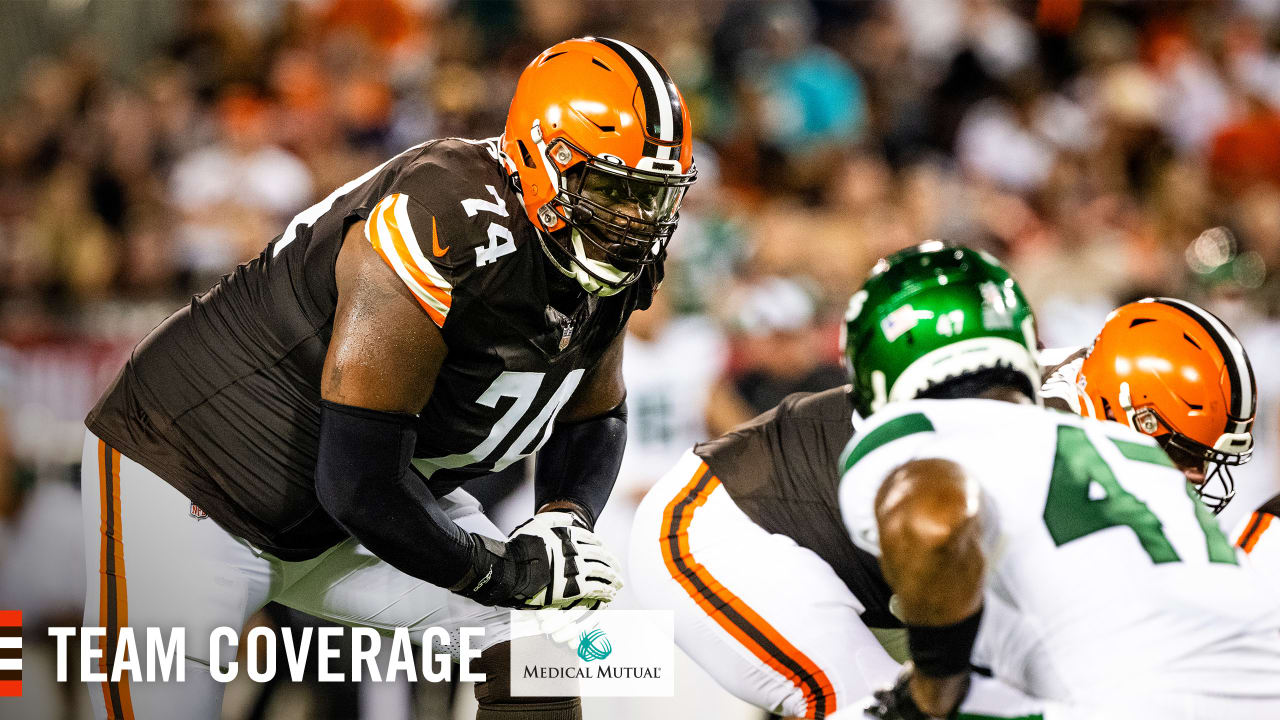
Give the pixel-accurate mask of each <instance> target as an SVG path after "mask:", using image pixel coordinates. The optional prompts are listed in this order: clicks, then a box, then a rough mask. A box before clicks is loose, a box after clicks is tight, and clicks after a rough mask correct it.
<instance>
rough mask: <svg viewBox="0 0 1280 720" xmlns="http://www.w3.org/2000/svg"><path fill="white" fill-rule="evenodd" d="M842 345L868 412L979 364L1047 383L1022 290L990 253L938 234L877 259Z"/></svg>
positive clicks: (860, 405)
mask: <svg viewBox="0 0 1280 720" xmlns="http://www.w3.org/2000/svg"><path fill="white" fill-rule="evenodd" d="M841 344H842V346H843V349H844V357H845V363H846V369H847V370H848V371H849V379H850V381H851V382H852V383H853V403H854V407H855V408H856V409H857V410H858V412H859V413H860V414H861V415H862V416H863V417H866V416H867V415H870V414H871V413H873V412H875V411H876V410H879V409H880V408H882V407H884V405H885V403H888V402H893V401H897V400H910V399H911V398H914V397H918V396H920V395H921V394H922V393H924V392H926V391H927V390H929V388H931V387H933V386H935V385H937V384H939V383H941V382H944V381H946V380H950V379H952V378H956V377H959V376H961V375H968V374H971V373H974V372H978V371H981V370H988V369H995V368H1008V369H1010V370H1012V371H1015V372H1018V373H1023V374H1025V375H1026V376H1027V378H1028V380H1030V382H1031V385H1030V386H1031V387H1032V388H1039V387H1040V366H1039V365H1038V364H1037V362H1036V328H1035V319H1034V317H1033V316H1032V314H1031V308H1030V306H1028V305H1027V300H1026V298H1025V297H1023V295H1022V289H1021V288H1019V287H1018V284H1017V283H1016V282H1014V281H1013V278H1012V277H1010V275H1009V273H1008V271H1006V270H1005V269H1004V268H1003V267H1001V265H1000V263H999V262H998V261H997V260H996V259H995V258H993V257H991V255H989V254H987V253H985V252H981V251H978V250H971V249H969V248H966V247H960V246H955V245H948V244H946V243H943V242H940V241H937V240H931V241H929V242H926V243H922V244H920V245H917V246H915V247H911V248H907V249H906V250H901V251H899V252H897V253H894V254H893V255H890V256H889V257H887V258H882V259H881V260H880V261H879V262H877V263H876V265H875V267H874V268H872V269H871V274H870V275H869V276H868V277H867V281H866V282H865V283H863V285H862V289H861V290H859V291H858V292H856V293H854V295H853V297H852V298H850V299H849V309H848V311H847V312H846V313H845V317H844V331H843V333H841Z"/></svg>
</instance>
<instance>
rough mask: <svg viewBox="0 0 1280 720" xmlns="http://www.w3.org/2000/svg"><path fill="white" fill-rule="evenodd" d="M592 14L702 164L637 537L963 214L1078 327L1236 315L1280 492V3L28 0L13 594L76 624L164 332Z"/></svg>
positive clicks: (1230, 513)
mask: <svg viewBox="0 0 1280 720" xmlns="http://www.w3.org/2000/svg"><path fill="white" fill-rule="evenodd" d="M587 34H598V35H607V36H613V37H617V38H619V39H623V40H627V41H630V42H632V43H635V44H637V45H640V46H642V47H644V48H646V49H647V50H649V51H650V52H651V53H653V54H654V55H655V56H656V57H658V58H659V59H660V60H661V61H662V62H663V64H664V65H665V66H666V68H667V69H668V71H669V72H670V73H671V75H672V76H673V77H674V78H675V80H676V82H677V84H678V85H679V87H680V88H681V89H682V91H683V93H684V95H685V98H686V100H687V101H688V104H689V106H690V112H691V114H692V118H693V125H694V130H695V133H696V135H697V137H698V144H697V146H696V148H695V157H696V162H697V165H698V168H699V172H700V179H699V181H698V183H697V185H696V186H695V187H694V188H693V189H692V190H691V191H690V192H689V195H688V198H687V200H686V203H685V205H684V209H683V211H682V220H681V225H680V229H679V231H678V232H677V234H676V236H675V238H674V240H673V241H672V244H671V260H670V262H669V269H668V282H667V283H666V284H665V285H664V288H663V292H662V293H661V294H660V295H659V298H660V302H659V303H658V304H657V305H656V306H655V308H654V309H653V310H651V311H649V312H647V313H645V314H643V315H642V316H638V317H636V318H635V320H634V321H633V323H632V328H631V335H632V336H631V337H630V338H629V346H628V348H627V350H626V364H627V366H626V373H627V375H628V384H629V386H630V400H629V402H630V408H631V423H630V427H631V432H632V437H631V439H630V445H629V448H628V456H627V460H626V463H625V466H624V471H623V476H622V477H621V479H620V480H619V485H618V491H617V492H616V494H615V500H614V501H613V503H612V505H611V508H610V512H611V517H610V518H608V521H607V522H604V521H602V528H604V531H606V532H610V531H611V532H614V533H615V539H614V542H615V543H622V542H624V540H623V538H624V537H625V527H626V520H627V517H628V513H629V510H630V508H631V507H632V506H633V504H634V501H635V500H636V499H638V497H639V496H640V495H642V494H643V492H644V491H645V490H646V489H647V488H648V487H649V485H651V484H652V483H653V481H655V480H656V479H657V478H658V477H659V476H660V475H661V474H662V473H664V472H665V471H666V470H667V469H668V468H669V467H670V465H671V464H672V462H673V461H674V459H675V458H676V457H677V456H678V455H679V453H680V452H682V451H683V450H684V449H686V448H688V447H689V446H690V445H691V444H692V443H693V442H695V441H697V440H700V439H703V438H706V437H708V436H711V435H714V434H717V433H720V432H723V431H724V430H726V429H727V428H729V427H731V426H733V425H734V424H736V423H738V422H740V421H742V420H745V419H747V418H749V417H751V416H753V415H755V414H756V413H758V412H760V411H762V410H764V409H766V408H768V407H770V406H772V405H773V404H775V403H776V402H777V401H778V400H780V399H781V398H782V397H783V396H784V395H785V394H787V393H789V392H793V391H796V390H816V389H821V388H825V387H830V386H833V385H836V384H838V383H840V382H842V378H843V373H842V371H841V370H840V368H839V365H838V353H837V349H836V337H837V332H838V325H839V318H840V316H841V314H842V310H843V305H844V302H845V301H846V300H847V298H848V296H849V294H850V292H851V290H852V289H853V288H855V287H856V286H857V284H858V283H859V282H860V281H861V278H862V277H863V276H864V274H865V272H866V271H867V269H868V268H869V267H870V265H871V263H872V262H874V260H875V259H876V258H878V257H880V256H882V255H884V254H886V253H888V252H891V251H894V250H896V249H898V248H901V247H903V246H906V245H909V244H913V243H916V242H919V241H921V240H923V239H927V238H935V237H936V238H946V239H950V240H954V241H958V242H964V243H968V244H971V245H975V246H979V247H983V248H986V249H988V250H990V251H992V252H994V253H995V254H996V255H998V256H1000V257H1001V258H1003V259H1004V260H1005V261H1007V262H1008V263H1009V265H1010V266H1011V268H1012V269H1013V271H1014V273H1015V275H1016V277H1018V278H1019V280H1020V281H1021V283H1022V284H1023V286H1024V288H1025V289H1026V291H1027V293H1028V295H1029V297H1030V298H1031V299H1032V302H1033V304H1034V305H1035V306H1036V309H1037V311H1038V317H1039V321H1040V329H1041V333H1042V336H1043V340H1044V342H1045V343H1046V344H1047V345H1049V346H1056V345H1072V344H1074V345H1081V344H1085V343H1087V342H1088V341H1089V340H1090V339H1091V338H1092V336H1093V334H1094V333H1095V332H1096V331H1097V329H1098V328H1099V327H1100V325H1101V323H1102V320H1103V318H1104V317H1105V315H1106V313H1107V312H1108V311H1109V310H1110V309H1111V308H1113V307H1114V306H1116V305H1117V304H1119V303H1121V302H1125V301H1128V300H1132V299H1136V298H1139V297H1143V296H1146V295H1151V294H1162V295H1174V296H1179V297H1184V298H1187V299H1191V300H1194V301H1197V302H1200V303H1202V304H1204V305H1205V306H1207V307H1209V308H1210V309H1212V310H1213V311H1214V312H1216V313H1218V314H1219V315H1221V316H1222V317H1223V318H1224V319H1225V320H1226V321H1227V322H1228V323H1229V324H1231V325H1232V326H1233V327H1234V328H1235V329H1236V330H1237V332H1238V334H1240V335H1241V336H1242V338H1243V339H1244V342H1245V345H1246V347H1247V348H1248V350H1249V351H1250V353H1251V355H1252V358H1253V365H1254V368H1255V370H1256V372H1257V375H1258V381H1259V388H1260V389H1259V392H1260V396H1261V397H1260V401H1261V404H1260V412H1259V419H1258V422H1257V425H1256V429H1255V431H1256V433H1257V436H1258V441H1257V447H1258V451H1257V454H1256V456H1255V459H1254V461H1253V462H1252V464H1250V465H1249V466H1247V467H1245V468H1244V469H1242V470H1241V472H1239V473H1237V478H1238V480H1239V482H1240V495H1239V497H1238V499H1237V500H1236V502H1235V503H1234V504H1233V506H1232V507H1230V508H1228V510H1227V512H1226V513H1225V514H1224V524H1225V525H1227V526H1230V525H1232V524H1233V522H1234V520H1236V519H1238V518H1239V517H1241V516H1242V515H1244V514H1246V513H1247V512H1249V511H1250V510H1252V508H1253V506H1254V505H1256V504H1257V502H1258V501H1260V500H1261V499H1264V498H1266V497H1268V496H1270V495H1272V494H1274V492H1275V491H1276V490H1277V488H1278V487H1280V477H1277V473H1280V463H1278V462H1277V457H1278V455H1277V452H1276V445H1277V443H1278V442H1280V423H1278V422H1277V419H1278V418H1277V410H1278V409H1280V368H1277V366H1276V363H1275V362H1274V359H1273V358H1274V353H1275V352H1276V351H1277V350H1280V319H1278V318H1277V315H1278V314H1280V0H1200V1H1197V2H1185V1H1180V0H1161V1H1138V0H1132V1H1128V2H1124V1H1119V0H1116V1H1113V2H1082V1H1081V0H1038V1H1030V0H1029V1H1027V2H1013V3H1007V2H997V1H996V0H882V1H871V0H867V1H860V2H854V1H851V0H823V1H819V0H799V1H794V2H791V1H784V2H764V1H762V0H752V1H748V2H740V1H739V2H734V1H729V0H698V2H683V1H679V0H672V1H670V2H664V1H658V0H653V1H649V0H586V1H584V0H492V1H486V2H476V3H471V2H457V1H454V0H302V1H295V2H274V1H269V0H227V1H225V2H220V1H212V0H198V1H196V0H192V1H187V2H169V1H167V0H13V1H9V2H2V3H0V607H15V606H22V607H24V608H26V609H27V611H28V613H29V615H28V618H29V619H28V624H29V625H30V624H32V622H33V619H32V615H30V613H34V614H36V615H39V616H40V619H39V620H38V621H36V622H45V623H52V622H54V621H55V620H58V619H61V620H66V619H68V618H71V619H74V618H77V617H78V615H79V606H78V603H79V595H78V593H80V592H81V591H82V590H81V589H82V587H83V585H82V583H83V578H82V576H81V574H80V571H79V567H80V564H81V563H82V559H81V550H80V542H81V541H80V534H81V530H80V519H79V511H78V503H79V500H78V469H77V467H76V464H77V463H78V461H79V455H80V448H81V442H82V434H83V425H82V419H83V416H84V413H85V412H86V410H87V409H88V408H89V407H90V406H91V405H92V403H93V401H94V400H95V399H96V397H97V394H98V392H99V391H100V390H101V389H102V388H103V387H104V385H105V384H106V383H107V382H108V381H109V379H110V377H111V376H112V375H113V374H114V373H115V372H116V371H117V369H118V368H119V366H120V364H121V363H122V362H123V360H124V359H125V357H127V354H128V351H129V348H130V347H131V346H132V345H133V344H134V343H135V342H136V341H137V340H138V339H139V338H140V337H141V336H142V335H143V334H145V332H146V331H148V330H149V329H150V328H151V327H152V326H154V325H155V324H156V323H157V322H158V321H159V320H161V319H162V318H163V317H165V316H166V315H167V314H168V313H170V312H172V310H173V309H175V308H176V307H178V306H179V305H181V304H182V303H184V302H186V301H187V299H188V298H189V297H190V296H191V295H192V294H193V293H197V292H200V291H202V290H204V289H205V288H207V287H209V286H210V285H211V284H212V283H213V282H214V281H215V280H216V279H217V277H219V276H220V275H222V274H223V273H225V272H227V271H229V270H230V269H231V268H232V267H234V265H235V264H237V263H239V262H241V261H244V260H246V259H249V258H251V257H253V256H255V255H256V254H258V253H259V252H260V251H261V250H262V248H263V247H264V246H265V244H266V243H267V242H268V241H270V240H271V239H272V238H273V237H275V236H276V235H277V234H279V233H280V232H281V230H282V229H283V228H284V226H285V224H286V223H287V221H288V219H289V218H291V217H292V216H293V215H294V214H295V213H297V212H298V211H300V210H302V209H303V208H305V207H307V206H308V205H310V204H311V203H313V202H315V201H317V200H318V199H320V198H321V197H323V196H324V195H326V194H327V193H328V192H329V191H330V190H331V189H332V188H334V187H336V186H337V185H340V184H342V183H344V182H346V181H347V180H349V179H351V178H353V177H356V176H357V175H360V174H362V173H363V172H365V171H366V170H367V169H369V168H370V167H372V166H374V165H376V164H378V163H379V162H381V161H382V160H383V159H385V158H386V157H388V156H390V155H392V154H395V153H397V152H399V151H400V150H402V149H404V148H405V147H408V146H409V145H413V144H416V143H418V142H421V141H422V140H424V139H428V138H433V137H441V136H462V137H489V136H494V135H497V134H499V133H500V132H501V131H502V126H503V122H504V118H505V114H506V110H507V104H508V102H509V99H510V96H511V92H512V90H513V88H514V85H515V81H516V78H517V76H518V74H519V72H520V71H521V69H522V68H523V67H524V65H525V64H526V63H527V62H528V61H529V60H530V59H532V58H533V57H534V56H535V55H536V54H537V53H538V52H539V51H540V50H541V49H542V48H544V47H546V46H547V45H549V44H551V43H553V42H556V41H558V40H561V39H564V38H567V37H572V36H577V35H587ZM487 492H489V494H490V495H491V496H492V499H493V501H494V502H496V503H499V504H501V495H502V494H503V493H501V492H493V491H492V490H491V489H490V490H489V491H487ZM522 502H527V500H521V497H520V495H519V494H518V493H517V495H516V497H515V499H512V500H510V501H509V502H508V503H507V504H508V505H515V506H518V507H516V509H513V510H510V511H509V512H511V513H512V517H515V516H518V515H520V514H521V513H527V512H528V508H525V507H523V505H522V504H521V503H522ZM51 567H62V568H66V572H65V573H58V574H55V573H51V572H48V568H51ZM42 568H43V569H44V571H43V572H40V571H39V569H42ZM55 575H61V577H55ZM6 603H7V604H6ZM284 621H288V620H284ZM66 624H74V623H72V622H67V623H66ZM325 702H327V701H325ZM246 703H247V704H246ZM246 703H242V704H241V705H243V706H244V707H246V708H248V709H247V710H246V711H245V712H249V713H251V712H265V711H264V710H262V709H261V708H256V707H255V706H253V703H252V702H251V701H246ZM73 704H74V703H73ZM322 704H323V703H322ZM339 705H341V703H339ZM353 707H354V706H353ZM69 712H72V713H73V712H74V711H69ZM229 712H230V711H229ZM343 712H346V713H347V714H346V715H343V714H342V713H343ZM422 712H425V711H422ZM422 712H420V713H419V714H420V715H421V716H422V717H435V715H431V714H429V713H428V714H422ZM357 715H358V716H361V717H389V718H394V717H395V715H394V714H389V711H387V712H382V713H379V714H376V715H369V714H368V713H365V714H363V715H361V714H359V713H358V711H356V710H351V711H349V712H348V711H345V710H344V711H341V712H339V714H338V715H335V717H350V716H357ZM61 716H62V715H57V714H50V715H48V717H61ZM69 716H70V715H69ZM241 716H244V715H232V714H229V716H228V717H241ZM310 716H311V717H319V715H318V714H312V715H310ZM610 716H611V717H613V716H615V715H614V714H612V713H611V715H610ZM616 716H617V717H622V715H616ZM670 716H671V717H672V718H675V717H681V715H679V714H678V713H677V714H674V715H670ZM704 716H707V714H706V713H705V712H704V713H699V714H690V715H689V717H704ZM717 716H720V717H724V716H726V715H723V714H721V715H717ZM33 717H35V715H33ZM40 717H44V715H41V716H40Z"/></svg>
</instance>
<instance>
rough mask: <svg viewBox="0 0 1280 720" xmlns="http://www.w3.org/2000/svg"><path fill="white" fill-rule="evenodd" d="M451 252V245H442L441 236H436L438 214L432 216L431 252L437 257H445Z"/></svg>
mask: <svg viewBox="0 0 1280 720" xmlns="http://www.w3.org/2000/svg"><path fill="white" fill-rule="evenodd" d="M447 252H449V246H448V245H445V246H444V247H440V238H438V237H436V216H435V215H432V216H431V254H432V255H435V256H436V257H444V254H445V253H447Z"/></svg>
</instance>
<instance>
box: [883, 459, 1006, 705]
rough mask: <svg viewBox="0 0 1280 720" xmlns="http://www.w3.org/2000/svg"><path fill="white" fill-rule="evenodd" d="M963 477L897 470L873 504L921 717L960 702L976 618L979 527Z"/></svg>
mask: <svg viewBox="0 0 1280 720" xmlns="http://www.w3.org/2000/svg"><path fill="white" fill-rule="evenodd" d="M974 500H975V497H974V496H973V488H972V486H971V483H970V482H969V481H968V479H967V478H966V477H965V475H964V472H963V471H962V470H961V469H960V468H959V466H957V465H955V464H954V463H951V462H948V461H944V460H914V461H911V462H909V463H906V464H905V465H903V466H902V467H901V468H899V469H898V470H895V471H894V472H893V473H892V474H891V475H890V477H889V478H888V479H887V480H886V481H885V483H884V485H883V486H882V487H881V490H880V493H879V495H878V497H877V499H876V521H877V525H878V528H879V532H880V542H881V549H882V557H881V567H882V569H883V571H884V575H885V579H886V580H887V581H888V582H889V585H890V586H891V587H892V588H893V591H894V595H895V597H896V598H897V600H898V612H899V613H900V616H901V618H902V620H903V622H904V623H905V624H906V626H907V641H908V645H909V647H910V650H911V658H912V661H913V662H914V664H915V672H914V674H913V675H912V677H911V681H910V688H911V695H912V697H913V698H914V700H915V701H916V703H917V705H918V706H919V707H920V709H921V710H924V711H925V712H926V713H929V714H931V715H934V716H938V717H942V716H946V715H948V714H949V713H950V712H951V711H952V710H953V709H954V708H955V707H956V705H957V704H958V703H959V702H960V700H962V699H963V698H964V696H965V692H966V691H967V689H968V683H969V655H970V652H971V651H972V649H973V644H974V641H975V639H976V637H977V633H978V626H979V623H980V621H981V617H982V597H983V583H982V574H983V570H984V568H985V565H986V563H985V558H984V556H983V551H982V525H981V519H980V517H979V515H978V513H977V503H976V502H974Z"/></svg>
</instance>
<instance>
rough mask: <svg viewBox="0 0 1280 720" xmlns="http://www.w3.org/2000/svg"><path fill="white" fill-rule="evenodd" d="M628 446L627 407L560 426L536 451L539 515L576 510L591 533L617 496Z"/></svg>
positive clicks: (535, 489)
mask: <svg viewBox="0 0 1280 720" xmlns="http://www.w3.org/2000/svg"><path fill="white" fill-rule="evenodd" d="M626 446H627V409H626V403H621V404H619V405H618V406H617V407H615V408H613V409H612V410H610V411H609V412H607V413H605V414H603V415H600V416H598V417H594V418H591V419H588V420H583V421H581V422H575V423H562V424H557V425H556V427H555V429H554V430H553V431H552V433H551V437H550V438H548V440H547V443H546V445H544V446H543V447H542V449H541V450H539V451H538V461H537V470H536V472H535V473H534V497H535V501H536V506H537V508H538V510H539V511H542V510H549V509H567V510H572V511H575V512H578V514H579V515H585V517H583V518H582V520H583V522H584V523H586V525H587V527H593V526H594V525H595V521H596V519H597V518H599V517H600V512H601V511H602V510H604V506H605V503H606V502H607V501H608V499H609V493H610V492H612V491H613V484H614V482H615V481H616V480H617V478H618V469H619V468H621V467H622V453H623V451H624V450H625V449H626ZM575 506H576V507H575Z"/></svg>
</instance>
